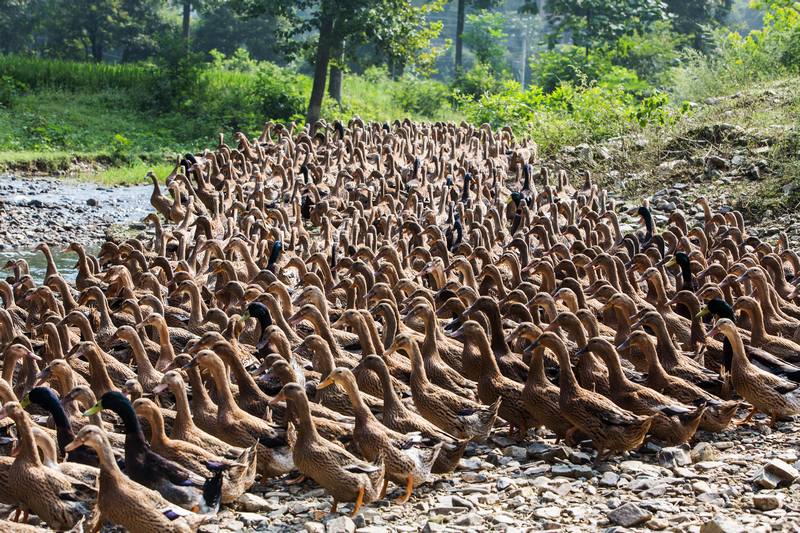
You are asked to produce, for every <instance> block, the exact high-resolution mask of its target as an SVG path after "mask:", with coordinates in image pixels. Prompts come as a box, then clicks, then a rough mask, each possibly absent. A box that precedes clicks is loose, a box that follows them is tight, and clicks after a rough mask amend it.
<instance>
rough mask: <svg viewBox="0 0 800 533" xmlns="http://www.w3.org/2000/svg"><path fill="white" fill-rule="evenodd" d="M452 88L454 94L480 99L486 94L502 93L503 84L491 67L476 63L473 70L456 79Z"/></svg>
mask: <svg viewBox="0 0 800 533" xmlns="http://www.w3.org/2000/svg"><path fill="white" fill-rule="evenodd" d="M452 87H453V91H454V92H457V93H459V94H462V95H467V96H469V97H470V98H473V99H478V98H480V97H481V96H483V95H484V94H494V93H496V92H499V91H501V90H502V89H503V83H502V81H499V80H498V79H497V78H496V77H495V75H494V74H493V73H492V69H491V67H490V66H489V65H487V64H485V63H479V62H476V63H475V64H474V65H473V66H472V68H471V69H469V70H467V71H466V72H462V73H461V74H460V75H459V76H458V77H457V78H456V79H455V81H454V82H453V86H452Z"/></svg>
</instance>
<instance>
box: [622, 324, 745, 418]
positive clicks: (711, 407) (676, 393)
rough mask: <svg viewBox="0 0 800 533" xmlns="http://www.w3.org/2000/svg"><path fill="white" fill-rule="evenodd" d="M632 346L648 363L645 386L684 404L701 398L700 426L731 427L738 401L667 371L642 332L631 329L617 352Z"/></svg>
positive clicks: (692, 403) (650, 341)
mask: <svg viewBox="0 0 800 533" xmlns="http://www.w3.org/2000/svg"><path fill="white" fill-rule="evenodd" d="M631 346H634V347H636V348H637V349H638V350H639V351H640V352H641V353H643V354H644V356H645V358H646V359H647V362H648V365H649V366H648V369H647V377H646V379H645V382H644V384H645V385H647V387H649V388H651V389H653V390H654V391H657V392H660V393H662V394H665V395H667V396H669V397H670V398H674V399H676V400H677V401H679V402H682V403H683V404H685V405H697V404H698V403H699V402H701V401H702V402H704V403H705V407H706V408H705V411H704V412H703V416H702V418H701V419H700V426H699V428H700V429H703V430H705V431H711V432H713V433H717V432H720V431H724V430H725V429H727V428H728V427H729V426H730V423H731V420H733V417H734V416H736V413H737V411H738V409H739V406H740V405H741V402H739V401H736V400H728V401H723V400H721V399H720V398H717V397H716V396H714V395H712V394H710V393H708V392H707V391H705V390H703V389H701V388H700V387H698V386H697V385H695V384H694V383H691V382H689V381H686V380H685V379H682V378H680V377H678V376H674V375H671V374H668V373H667V372H666V371H665V370H664V367H662V366H661V362H660V361H659V360H658V354H656V347H655V344H654V342H653V339H652V338H651V337H650V336H649V335H648V334H647V333H645V332H644V331H634V332H632V333H631V334H630V336H629V337H628V338H627V339H625V341H624V342H623V343H622V344H621V345H620V346H618V347H617V351H624V350H627V349H628V348H629V347H631Z"/></svg>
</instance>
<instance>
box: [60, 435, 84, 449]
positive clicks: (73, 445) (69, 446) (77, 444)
mask: <svg viewBox="0 0 800 533" xmlns="http://www.w3.org/2000/svg"><path fill="white" fill-rule="evenodd" d="M81 446H83V441H82V440H81V439H79V438H78V437H75V440H73V441H72V442H70V443H69V444H67V445H66V446H64V451H65V452H71V451H73V450H77V449H78V448H80V447H81Z"/></svg>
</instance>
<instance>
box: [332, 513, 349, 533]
mask: <svg viewBox="0 0 800 533" xmlns="http://www.w3.org/2000/svg"><path fill="white" fill-rule="evenodd" d="M355 530H356V524H355V522H353V521H352V520H351V519H350V517H349V516H345V515H341V516H337V517H336V518H331V519H330V520H328V521H327V522H325V531H326V533H355Z"/></svg>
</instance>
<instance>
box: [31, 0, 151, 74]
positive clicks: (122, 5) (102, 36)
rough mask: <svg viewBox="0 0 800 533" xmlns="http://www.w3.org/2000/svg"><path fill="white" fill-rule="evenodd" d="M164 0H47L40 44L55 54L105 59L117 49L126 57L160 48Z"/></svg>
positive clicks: (43, 7) (43, 10) (127, 58)
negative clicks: (157, 38) (158, 39)
mask: <svg viewBox="0 0 800 533" xmlns="http://www.w3.org/2000/svg"><path fill="white" fill-rule="evenodd" d="M164 4H165V2H164V0H45V1H43V2H41V13H40V14H41V32H42V33H41V36H40V37H41V40H42V41H43V43H42V45H41V47H42V48H43V49H44V50H45V51H47V52H49V53H50V54H51V55H53V56H56V57H69V58H72V57H73V56H74V55H75V51H76V50H81V49H82V51H83V54H82V55H83V57H84V58H87V59H92V60H94V61H97V62H99V61H102V60H103V59H104V58H105V56H106V55H107V54H108V53H109V52H110V51H111V50H115V51H118V52H119V53H120V54H121V56H122V60H123V61H132V60H136V59H141V58H142V57H143V56H147V55H150V54H151V53H152V52H153V51H154V50H156V49H157V42H156V37H157V36H158V35H159V33H160V32H162V31H163V29H164V22H163V20H162V19H161V15H160V10H161V8H162V7H163V6H164Z"/></svg>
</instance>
